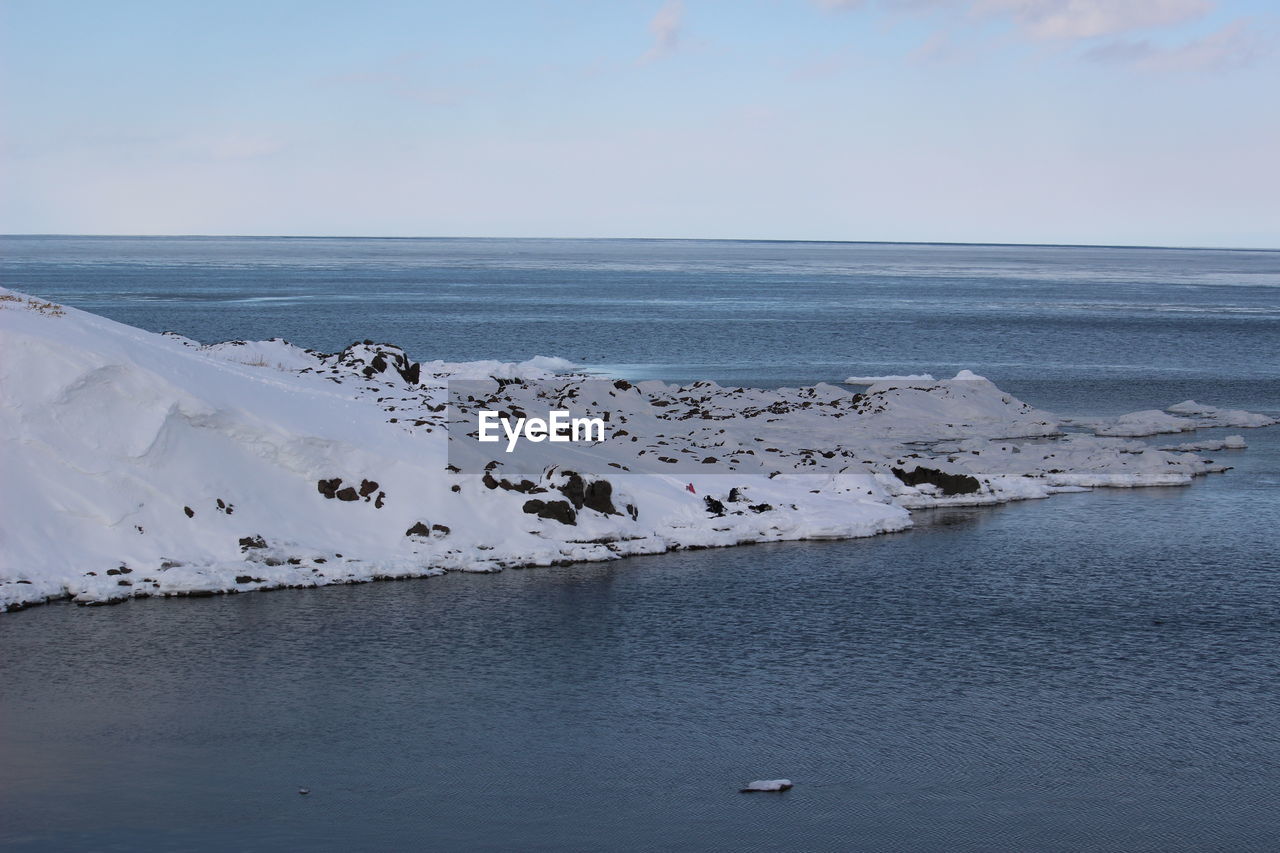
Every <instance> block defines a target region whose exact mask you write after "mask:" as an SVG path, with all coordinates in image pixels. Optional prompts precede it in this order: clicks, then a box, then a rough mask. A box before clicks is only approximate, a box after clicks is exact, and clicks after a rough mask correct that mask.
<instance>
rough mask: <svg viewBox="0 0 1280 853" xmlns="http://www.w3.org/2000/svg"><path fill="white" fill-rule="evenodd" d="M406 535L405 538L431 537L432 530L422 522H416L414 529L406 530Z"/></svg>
mask: <svg viewBox="0 0 1280 853" xmlns="http://www.w3.org/2000/svg"><path fill="white" fill-rule="evenodd" d="M404 535H405V536H430V535H431V528H430V527H427V526H426V525H425V524H423V523H422V522H421V521H418V522H414V525H413V527H410V528H409V529H408V530H406V531H405V532H404Z"/></svg>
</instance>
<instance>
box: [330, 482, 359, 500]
mask: <svg viewBox="0 0 1280 853" xmlns="http://www.w3.org/2000/svg"><path fill="white" fill-rule="evenodd" d="M333 496H334V497H335V498H337V499H338V500H340V501H358V500H360V495H359V494H357V492H356V490H355V489H353V488H352V487H351V486H347V487H346V488H345V489H338V491H337V492H335V493H334V495H333Z"/></svg>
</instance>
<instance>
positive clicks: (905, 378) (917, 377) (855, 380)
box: [844, 373, 933, 385]
mask: <svg viewBox="0 0 1280 853" xmlns="http://www.w3.org/2000/svg"><path fill="white" fill-rule="evenodd" d="M932 381H933V375H932V374H929V373H908V374H905V375H902V376H895V375H893V374H889V375H888V376H850V377H849V378H848V379H846V380H845V381H844V384H845V385H875V384H876V383H877V382H932Z"/></svg>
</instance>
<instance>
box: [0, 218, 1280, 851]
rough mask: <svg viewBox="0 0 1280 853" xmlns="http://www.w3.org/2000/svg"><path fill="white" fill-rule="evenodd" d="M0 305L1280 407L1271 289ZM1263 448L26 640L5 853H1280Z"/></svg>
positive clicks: (283, 282) (603, 252) (942, 289)
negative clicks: (760, 538)
mask: <svg viewBox="0 0 1280 853" xmlns="http://www.w3.org/2000/svg"><path fill="white" fill-rule="evenodd" d="M0 282H2V283H4V284H5V285H8V286H10V287H15V288H17V289H20V290H25V291H29V292H32V293H35V294H38V295H40V296H42V297H46V298H50V299H56V300H59V301H65V302H67V303H69V304H71V305H75V306H77V307H82V308H86V309H88V310H93V311H97V312H100V313H103V314H106V315H108V316H111V317H113V318H115V319H118V320H122V321H124V322H128V323H133V324H135V325H140V326H143V327H144V328H150V329H153V330H157V331H158V330H164V329H172V330H175V331H179V332H182V333H183V334H187V335H190V336H192V337H195V338H197V339H200V340H203V341H213V340H219V339H224V338H261V337H270V336H273V335H280V336H284V337H287V338H290V339H291V340H294V341H295V342H297V343H300V344H304V345H307V346H312V347H315V348H318V349H325V350H334V349H338V348H340V347H342V346H343V345H345V344H346V343H348V342H349V341H350V340H353V339H361V338H366V337H368V338H376V339H379V340H389V341H394V342H397V343H401V344H403V345H404V346H406V348H407V349H409V351H410V352H411V354H412V355H414V356H415V357H417V358H449V359H470V358H491V357H496V358H502V359H508V360H513V359H521V358H526V357H529V356H531V355H535V354H543V355H560V356H564V357H566V358H570V359H573V360H575V361H577V362H579V363H582V364H586V365H593V366H608V367H609V369H619V368H618V366H619V365H623V366H625V367H623V368H621V369H622V370H624V371H625V372H627V373H628V375H633V376H657V377H663V378H671V379H682V378H693V377H698V376H708V377H711V378H714V379H717V380H720V381H724V382H754V383H760V384H778V383H780V382H798V381H819V380H826V381H832V380H839V379H842V378H844V377H845V376H847V375H850V374H855V373H856V374H867V373H881V372H884V373H901V372H908V373H916V372H922V371H927V372H933V373H935V374H946V373H948V372H949V371H952V370H956V369H959V368H961V367H966V368H971V369H974V370H976V371H978V372H980V373H984V374H986V375H988V376H990V377H992V378H993V379H995V380H996V381H997V382H999V383H1000V384H1001V385H1002V386H1005V387H1007V388H1009V389H1010V390H1013V391H1015V392H1016V393H1019V394H1020V395H1022V396H1023V397H1025V398H1026V399H1028V400H1029V401H1030V402H1033V403H1036V404H1038V405H1044V406H1048V407H1051V408H1059V409H1061V410H1063V411H1065V412H1082V411H1091V412H1118V411H1126V410H1131V409H1135V408H1144V407H1149V406H1153V405H1159V406H1163V405H1168V404H1169V403H1173V402H1176V401H1178V400H1181V399H1185V398H1188V397H1192V398H1195V399H1198V400H1201V401H1202V402H1207V403H1215V404H1219V405H1236V406H1243V407H1246V408H1251V409H1256V410H1262V411H1270V412H1277V411H1280V396H1278V394H1277V391H1278V389H1280V360H1278V359H1276V357H1275V354H1274V353H1275V342H1276V340H1277V338H1278V336H1277V334H1276V332H1277V330H1278V326H1277V320H1278V319H1280V254H1278V253H1274V252H1219V251H1170V250H1146V249H1073V248H1039V247H999V246H905V245H904V246H899V245H892V246H886V245H859V244H794V243H732V242H712V243H699V242H665V241H463V240H269V239H262V240H258V239H247V240H231V239H209V238H196V239H185V238H184V239H144V238H138V239H118V238H97V239H85V238H3V239H0ZM1229 432H1236V431H1229ZM1223 434H1226V433H1225V432H1224V431H1209V432H1207V433H1202V435H1204V436H1205V437H1219V436H1221V435H1223ZM1243 434H1244V435H1245V438H1246V440H1247V441H1248V442H1249V445H1250V449H1249V450H1247V451H1244V452H1233V453H1227V454H1224V455H1223V456H1221V457H1220V458H1224V459H1227V460H1228V461H1230V462H1231V464H1233V465H1235V466H1236V468H1235V470H1232V471H1230V472H1228V473H1227V474H1224V475H1217V476H1213V477H1209V478H1205V479H1202V480H1200V481H1198V482H1197V484H1196V485H1194V486H1192V487H1190V488H1183V489H1145V490H1115V491H1097V492H1092V493H1087V494H1076V495H1062V496H1058V497H1055V498H1053V499H1051V500H1048V501H1038V502H1030V503H1024V504H1015V505H1008V506H1004V507H1000V508H995V509H973V510H950V511H934V512H926V513H917V519H918V521H919V524H920V527H919V528H918V529H916V530H914V531H910V532H908V533H904V534H898V535H892V536H885V537H877V538H875V539H870V540H858V541H850V542H832V543H793V544H782V545H768V546H752V547H744V548H737V549H729V550H716V551H700V552H693V553H682V554H671V555H663V556H658V557H647V558H635V559H629V560H623V561H619V562H616V563H611V564H601V565H587V566H575V567H567V568H551V569H536V570H528V571H512V572H506V573H503V574H501V575H496V576H462V575H450V576H447V577H444V578H435V579H426V580H421V581H408V582H402V583H383V584H372V585H364V586H356V587H343V588H333V589H320V590H312V591H296V590H287V591H280V592H273V593H255V594H250V595H238V596H227V597H221V598H215V599H188V600H141V601H131V602H129V603H127V604H123V605H119V606H115V607H106V608H92V609H86V608H77V607H74V606H70V605H53V606H48V607H42V608H34V609H31V610H28V611H23V612H21V613H16V614H9V615H5V616H0V845H4V846H8V847H12V848H14V849H19V850H21V849H28V850H137V849H144V850H200V851H204V850H209V851H213V850H219V851H221V850H283V849H311V850H334V851H339V850H351V849H386V850H405V849H487V850H511V849H522V850H562V849H568V850H593V851H595V850H635V849H651V850H704V849H707V850H733V851H737V850H779V849H782V850H867V851H935V850H936V851H943V850H945V851H988V850H1000V851H1004V850H1018V851H1077V850H1096V851H1113V850H1150V851H1212V850H1221V851H1242V850H1257V851H1273V850H1275V849H1277V843H1278V841H1277V840H1278V839H1280V817H1277V815H1280V770H1277V768H1280V734H1277V733H1280V537H1277V534H1276V532H1275V519H1276V518H1280V430H1275V429H1273V430H1258V431H1243ZM1176 440H1183V439H1181V438H1179V439H1176ZM1157 441H1159V439H1157ZM779 776H786V777H790V778H792V779H793V780H794V781H795V782H796V787H795V789H794V790H793V791H790V792H788V793H786V794H783V795H777V796H775V795H750V796H747V795H740V794H738V793H737V788H738V787H740V786H741V785H742V784H744V783H746V782H749V781H751V780H752V779H757V778H771V777H779ZM300 786H305V787H307V788H309V789H310V790H311V794H309V795H308V796H305V797H304V796H300V795H299V794H298V793H297V790H298V788H299V787H300Z"/></svg>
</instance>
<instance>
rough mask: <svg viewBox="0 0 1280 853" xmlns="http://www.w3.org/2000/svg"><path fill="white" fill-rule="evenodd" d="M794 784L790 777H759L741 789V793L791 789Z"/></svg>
mask: <svg viewBox="0 0 1280 853" xmlns="http://www.w3.org/2000/svg"><path fill="white" fill-rule="evenodd" d="M793 787H795V786H794V785H792V784H791V780H790V779H757V780H756V781H754V782H752V783H751V784H750V785H748V786H747V787H745V788H743V789H741V790H740V791H739V793H742V794H754V793H757V792H761V791H789V790H791V789H792V788H793Z"/></svg>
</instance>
